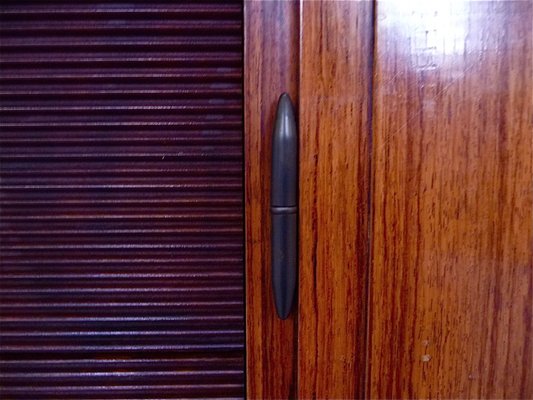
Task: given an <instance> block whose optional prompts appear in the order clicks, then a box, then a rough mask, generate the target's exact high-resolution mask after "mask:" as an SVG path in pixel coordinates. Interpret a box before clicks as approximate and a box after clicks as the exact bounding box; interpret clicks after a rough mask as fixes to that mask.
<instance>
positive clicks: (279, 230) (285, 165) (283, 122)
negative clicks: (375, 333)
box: [270, 93, 298, 319]
mask: <svg viewBox="0 0 533 400" xmlns="http://www.w3.org/2000/svg"><path fill="white" fill-rule="evenodd" d="M271 179H272V180H271V193H270V194H271V197H270V213H271V218H272V240H271V249H272V253H271V255H272V289H273V292H274V302H275V304H276V311H277V313H278V316H279V317H280V318H281V319H286V318H287V317H288V316H289V313H290V312H291V308H292V303H293V301H294V293H295V291H296V275H297V263H298V132H297V129H296V120H295V118H294V109H293V106H292V102H291V99H290V97H289V95H288V94H287V93H283V94H282V95H281V96H280V98H279V101H278V108H277V113H276V122H275V125H274V131H273V134H272V177H271Z"/></svg>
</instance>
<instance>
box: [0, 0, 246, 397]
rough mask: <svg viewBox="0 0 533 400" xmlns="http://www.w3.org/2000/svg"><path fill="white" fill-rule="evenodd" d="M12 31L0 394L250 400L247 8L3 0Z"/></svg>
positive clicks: (5, 29) (1, 108) (3, 156)
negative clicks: (246, 246) (244, 26)
mask: <svg viewBox="0 0 533 400" xmlns="http://www.w3.org/2000/svg"><path fill="white" fill-rule="evenodd" d="M0 34H1V42H0V51H1V60H0V68H1V69H0V99H1V104H0V120H1V125H2V126H1V133H0V145H1V151H0V161H1V166H0V170H1V187H0V196H1V197H0V202H1V203H0V204H1V222H0V223H1V226H0V228H1V242H0V243H1V278H0V306H1V308H0V318H1V319H0V324H1V325H0V356H1V359H2V362H1V364H0V379H1V389H0V397H2V398H5V399H16V398H24V399H30V398H31V399H39V398H54V399H58V398H72V399H74V398H76V399H83V398H109V399H119V398H187V397H198V398H208V397H225V398H230V397H242V396H243V395H244V365H243V364H244V307H243V295H244V294H243V285H244V284H243V186H242V185H243V178H242V174H243V144H242V136H243V134H242V129H243V126H242V57H243V55H242V4H241V3H240V2H219V1H213V2H211V3H206V2H196V1H189V2H161V1H158V2H148V1H145V2H127V3H115V2H103V3H101V2H94V3H88V2H74V1H72V2H62V1H59V2H58V1H53V2H52V1H48V2H40V1H34V2H20V1H17V2H3V3H2V5H1V28H0Z"/></svg>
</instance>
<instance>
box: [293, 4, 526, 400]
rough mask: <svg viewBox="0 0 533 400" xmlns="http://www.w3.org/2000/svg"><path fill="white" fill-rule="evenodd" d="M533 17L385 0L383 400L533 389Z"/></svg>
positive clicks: (380, 147) (377, 213) (377, 229)
mask: <svg viewBox="0 0 533 400" xmlns="http://www.w3.org/2000/svg"><path fill="white" fill-rule="evenodd" d="M532 18H533V14H532V3H531V2H526V1H516V2H512V1H506V2H469V1H465V2H415V4H410V5H409V6H408V5H407V4H406V3H405V2H402V1H399V0H398V1H383V2H378V4H377V16H376V23H377V36H376V45H377V47H376V61H375V93H374V107H373V115H374V129H373V132H374V136H373V137H374V151H373V168H372V169H373V171H374V184H373V188H374V189H373V196H372V199H373V228H372V232H373V233H372V238H373V244H372V246H373V250H372V273H371V276H372V279H371V297H370V299H371V300H370V303H371V308H370V320H371V324H370V332H371V335H370V347H369V358H370V361H371V363H370V374H369V378H370V392H369V395H370V396H371V397H373V398H464V397H469V398H514V399H517V398H532V397H533V369H532V365H531V363H532V351H533V348H532V333H531V332H532V331H531V328H532V327H531V314H532V268H533V266H532V262H533V256H532V253H533V234H532V221H533V212H532V208H533V204H532V177H533V167H532V159H533V146H532V132H533V127H532V124H531V119H532V114H533V104H532V93H533V85H532V82H533V78H532V76H533V69H532V55H533V49H532V45H533V44H532V30H531V25H532V24H531V21H532ZM303 97H304V98H305V96H303Z"/></svg>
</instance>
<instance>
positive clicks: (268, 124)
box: [244, 1, 299, 399]
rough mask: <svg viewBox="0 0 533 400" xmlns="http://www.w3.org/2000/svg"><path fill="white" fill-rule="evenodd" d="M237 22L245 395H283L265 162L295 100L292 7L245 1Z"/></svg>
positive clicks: (290, 347)
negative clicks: (283, 105) (284, 101)
mask: <svg viewBox="0 0 533 400" xmlns="http://www.w3.org/2000/svg"><path fill="white" fill-rule="evenodd" d="M244 19H245V54H244V60H245V61H244V62H245V64H244V70H245V72H244V75H245V81H244V88H245V95H244V100H245V219H246V223H245V224H246V228H245V230H246V344H247V368H246V376H247V394H248V398H250V399H284V398H285V399H286V398H290V397H294V393H295V392H294V391H295V385H296V350H295V348H296V311H293V313H292V315H291V316H290V317H289V318H288V319H287V320H285V321H281V320H280V319H279V318H278V317H277V315H276V311H275V307H274V302H273V297H272V282H271V278H270V160H271V135H272V128H273V121H274V115H275V110H276V105H277V101H278V97H279V96H280V94H281V93H282V92H288V93H289V94H290V95H291V97H292V100H293V102H295V104H296V105H297V101H298V90H297V89H298V48H299V45H298V30H299V25H298V20H299V6H298V3H297V2H296V1H287V2H285V1H245V6H244ZM294 310H296V306H295V308H294Z"/></svg>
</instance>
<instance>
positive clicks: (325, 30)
mask: <svg viewBox="0 0 533 400" xmlns="http://www.w3.org/2000/svg"><path fill="white" fill-rule="evenodd" d="M301 12H302V27H301V65H300V286H299V291H300V309H299V322H298V323H299V327H298V346H299V349H298V388H299V391H298V395H299V397H300V398H339V399H340V398H342V399H348V398H360V397H362V395H363V386H364V373H365V349H366V347H365V332H366V312H365V311H366V300H365V299H366V292H367V286H366V285H367V265H368V213H369V203H368V199H369V195H368V194H369V188H370V185H369V161H370V146H369V145H370V113H369V111H370V107H371V87H370V84H371V74H372V57H371V56H372V3H371V2H348V1H340V2H338V1H332V2H330V1H310V2H302V10H301Z"/></svg>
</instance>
